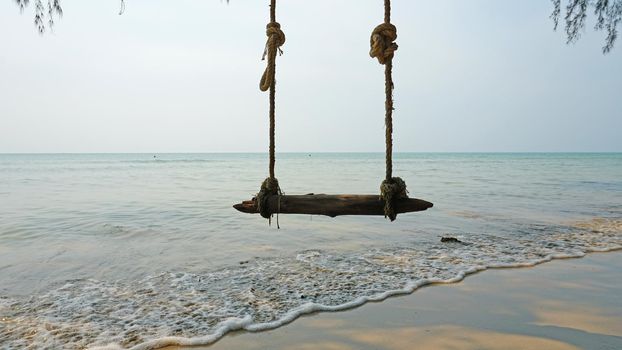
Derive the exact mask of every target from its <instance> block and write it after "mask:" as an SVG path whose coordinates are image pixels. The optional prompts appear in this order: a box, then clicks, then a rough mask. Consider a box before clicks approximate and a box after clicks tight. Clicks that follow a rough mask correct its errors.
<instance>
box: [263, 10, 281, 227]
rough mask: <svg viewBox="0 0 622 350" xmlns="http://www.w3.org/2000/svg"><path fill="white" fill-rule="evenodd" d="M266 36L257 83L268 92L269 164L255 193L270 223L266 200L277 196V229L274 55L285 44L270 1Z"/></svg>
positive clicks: (279, 203) (278, 188)
mask: <svg viewBox="0 0 622 350" xmlns="http://www.w3.org/2000/svg"><path fill="white" fill-rule="evenodd" d="M266 35H267V36H268V40H267V41H266V47H265V49H264V52H263V56H262V57H261V60H262V61H263V60H265V59H266V57H267V58H268V64H267V66H266V70H265V71H264V73H263V75H262V76H261V80H260V82H259V89H260V90H261V91H267V90H270V112H269V114H270V148H269V153H270V162H269V166H268V168H269V173H270V177H268V178H267V179H265V180H264V181H263V183H262V184H261V188H260V190H259V193H257V196H256V200H257V209H258V211H259V213H260V214H261V216H262V217H264V218H266V219H268V220H270V221H269V222H270V223H272V220H271V218H272V213H271V212H270V210H269V208H268V198H269V197H270V196H273V195H277V196H279V201H278V207H279V208H278V209H277V213H276V214H277V216H276V220H277V221H276V222H277V227H278V226H279V211H280V205H281V197H280V196H281V194H282V192H281V188H280V187H279V181H278V180H277V179H276V177H275V176H274V165H275V163H276V157H275V131H274V130H275V124H276V123H275V94H276V88H275V85H276V80H275V76H276V54H277V52H278V53H279V55H282V54H283V50H281V46H282V45H283V44H284V43H285V34H284V33H283V31H282V30H281V25H280V24H279V23H278V22H277V21H276V0H271V1H270V23H268V25H267V26H266Z"/></svg>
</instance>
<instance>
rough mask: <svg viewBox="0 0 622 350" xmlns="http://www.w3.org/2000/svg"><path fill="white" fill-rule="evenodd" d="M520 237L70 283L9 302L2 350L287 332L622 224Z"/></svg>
mask: <svg viewBox="0 0 622 350" xmlns="http://www.w3.org/2000/svg"><path fill="white" fill-rule="evenodd" d="M530 232H531V233H530V234H528V235H523V236H521V238H520V239H508V238H504V237H498V236H494V235H484V234H464V235H461V236H458V238H459V239H460V240H461V241H462V242H451V243H441V242H433V243H421V242H418V243H415V242H413V243H411V244H404V245H401V246H387V247H382V248H374V249H368V250H365V251H357V252H349V253H344V252H331V251H327V250H306V251H301V252H299V253H298V254H297V255H296V256H293V257H279V258H262V259H256V260H252V261H250V262H248V263H244V264H241V265H239V266H233V267H229V268H223V269H220V270H216V271H205V272H204V273H187V272H164V273H160V274H157V275H153V276H148V277H145V278H144V279H142V280H140V281H137V282H136V283H134V284H128V283H122V282H107V281H98V280H93V279H87V280H73V281H67V282H66V283H64V284H63V285H59V286H57V287H55V288H53V289H51V290H49V291H48V292H46V293H42V294H39V295H33V296H30V297H27V298H7V297H3V298H0V326H1V327H0V343H2V344H3V346H4V347H6V348H16V349H17V348H19V349H57V348H75V349H78V348H91V349H100V350H101V349H134V350H145V349H157V348H161V347H165V346H171V345H205V344H210V343H213V342H215V341H217V340H218V339H220V338H221V337H222V336H224V335H225V334H226V333H227V332H230V331H233V330H247V331H252V332H256V331H262V330H267V329H273V328H277V327H280V326H282V325H284V324H287V323H289V322H292V321H293V320H295V319H296V318H297V317H299V316H300V315H303V314H307V313H311V312H316V311H339V310H345V309H348V308H353V307H356V306H359V305H362V304H364V303H366V302H368V301H379V300H383V299H385V298H387V297H390V296H393V295H398V294H407V293H412V292H413V291H414V290H416V289H417V288H419V287H421V286H423V285H427V284H431V283H453V282H458V281H460V280H462V279H463V278H464V277H465V276H467V275H468V274H470V273H473V272H476V271H481V270H484V269H487V268H505V267H521V266H533V265H536V264H539V263H542V262H546V261H550V260H552V259H556V258H570V257H581V256H583V255H585V254H586V253H589V252H603V251H610V250H616V249H621V248H622V221H621V220H611V219H609V220H608V219H596V220H592V221H587V222H581V223H577V224H576V225H567V226H550V227H544V228H543V227H538V228H537V229H534V230H530Z"/></svg>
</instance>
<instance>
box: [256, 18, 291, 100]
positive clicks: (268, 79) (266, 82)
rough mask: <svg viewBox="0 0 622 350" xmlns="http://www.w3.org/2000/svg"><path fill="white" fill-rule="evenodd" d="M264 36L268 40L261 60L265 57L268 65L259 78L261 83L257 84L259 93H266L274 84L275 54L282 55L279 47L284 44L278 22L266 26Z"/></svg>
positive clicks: (283, 36) (283, 35)
mask: <svg viewBox="0 0 622 350" xmlns="http://www.w3.org/2000/svg"><path fill="white" fill-rule="evenodd" d="M266 35H267V36H268V40H267V41H266V47H265V48H264V51H263V56H262V57H261V60H262V61H263V60H265V59H266V56H267V57H268V65H267V67H266V70H265V71H264V72H263V75H262V76H261V81H260V82H259V89H260V90H261V91H267V90H268V89H269V88H270V87H271V86H272V84H274V69H275V66H276V54H277V52H278V53H279V55H282V54H283V50H281V46H283V44H285V33H283V31H282V30H281V24H279V23H278V22H270V23H268V25H266Z"/></svg>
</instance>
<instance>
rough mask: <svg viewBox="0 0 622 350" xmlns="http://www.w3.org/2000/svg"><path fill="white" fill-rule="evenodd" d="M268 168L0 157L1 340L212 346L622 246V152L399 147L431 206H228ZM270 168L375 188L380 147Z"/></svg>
mask: <svg viewBox="0 0 622 350" xmlns="http://www.w3.org/2000/svg"><path fill="white" fill-rule="evenodd" d="M267 168H268V159H267V155H266V154H260V153H252V154H251V153H248V154H242V153H240V154H232V153H226V154H211V153H206V154H199V153H191V154H0V349H3V350H4V349H85V348H87V349H89V348H90V349H135V350H138V349H156V348H160V347H163V346H168V345H199V344H210V343H213V342H215V341H217V340H218V339H220V338H221V337H223V336H225V335H226V334H227V333H228V332H230V331H232V330H247V331H261V330H266V329H273V328H276V327H280V326H282V325H285V324H287V323H289V322H292V321H294V322H295V319H296V318H297V317H299V316H301V315H303V314H308V313H312V312H318V311H338V310H345V309H348V308H352V307H356V306H360V305H362V304H364V303H365V302H367V301H379V300H383V299H385V298H387V297H390V296H392V295H397V294H407V293H412V292H413V291H415V290H416V289H417V288H419V287H420V286H423V285H427V284H434V283H452V282H459V281H460V280H462V279H463V278H465V277H466V276H468V275H469V274H471V273H473V272H477V271H482V270H485V269H489V268H505V267H522V266H533V265H537V264H539V263H543V262H547V261H550V260H552V259H557V258H571V257H581V256H583V255H585V254H588V253H591V252H605V251H611V250H616V249H621V248H622V153H397V154H395V155H394V170H393V171H394V174H395V175H396V176H400V177H402V178H403V179H404V180H405V181H406V183H407V185H408V190H409V195H410V196H411V197H416V198H421V199H425V200H427V201H430V202H432V203H434V207H433V208H431V209H429V210H427V211H423V212H418V213H410V214H401V215H399V216H398V218H397V220H396V221H395V222H390V221H389V220H388V219H385V218H384V217H382V216H342V217H336V218H330V217H324V216H309V215H284V214H281V215H279V217H278V223H279V227H280V228H278V227H277V225H276V217H274V218H273V219H272V220H271V223H270V222H269V221H268V220H266V219H263V218H262V217H260V216H259V215H252V214H244V213H240V212H238V211H236V210H235V209H234V208H233V207H232V205H233V204H235V203H239V202H242V201H243V200H249V199H251V198H252V197H253V196H254V195H255V194H256V193H257V192H258V190H259V187H260V184H261V182H262V181H263V180H264V178H265V177H266V175H267ZM276 175H277V178H278V179H279V182H280V185H281V188H282V190H283V192H284V193H285V194H307V193H315V194H319V193H326V194H340V193H341V194H376V193H379V185H380V183H381V181H382V179H383V177H384V155H383V154H381V153H283V154H278V155H277V163H276ZM442 237H454V238H456V239H457V240H458V241H453V242H441V238H442ZM484 273H485V272H484ZM467 278H468V277H467ZM413 297H414V298H416V292H415V293H414V295H413Z"/></svg>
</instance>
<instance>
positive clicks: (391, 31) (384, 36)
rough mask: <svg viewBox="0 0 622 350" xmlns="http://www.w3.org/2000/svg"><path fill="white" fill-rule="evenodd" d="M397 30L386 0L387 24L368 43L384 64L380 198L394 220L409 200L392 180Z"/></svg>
mask: <svg viewBox="0 0 622 350" xmlns="http://www.w3.org/2000/svg"><path fill="white" fill-rule="evenodd" d="M396 39H397V28H396V27H395V26H394V25H393V24H391V0H384V23H382V24H380V25H378V26H376V28H374V30H373V31H372V33H371V38H370V40H369V42H370V46H371V49H370V51H369V55H370V56H371V57H372V58H377V59H378V62H379V63H380V64H383V65H384V78H385V79H384V80H385V89H384V90H385V96H386V100H385V119H384V123H385V144H386V152H385V164H386V176H385V179H384V181H382V184H380V198H381V199H382V200H384V216H385V217H388V218H389V219H390V220H391V221H393V220H395V218H396V217H397V213H396V212H395V205H394V204H395V200H396V199H400V198H408V191H407V190H406V183H405V182H404V180H402V179H401V178H399V177H393V109H394V108H393V77H392V71H393V56H394V55H395V51H396V50H397V47H398V46H397V44H396V43H395V40H396Z"/></svg>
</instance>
